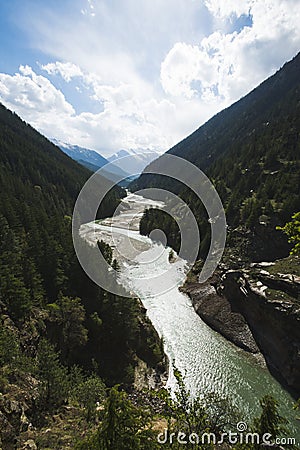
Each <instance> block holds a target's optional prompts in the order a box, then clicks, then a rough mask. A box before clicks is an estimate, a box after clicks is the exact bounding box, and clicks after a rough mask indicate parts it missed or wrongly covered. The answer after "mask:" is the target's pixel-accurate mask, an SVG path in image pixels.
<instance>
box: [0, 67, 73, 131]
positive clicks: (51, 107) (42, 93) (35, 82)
mask: <svg viewBox="0 0 300 450" xmlns="http://www.w3.org/2000/svg"><path fill="white" fill-rule="evenodd" d="M0 83H1V88H0V96H1V97H0V98H1V101H3V102H4V103H6V104H9V105H10V107H11V108H12V109H15V108H18V110H19V111H20V114H21V113H22V114H23V116H25V117H26V115H27V111H32V112H33V114H34V115H36V116H38V115H39V114H40V113H43V114H44V113H47V112H48V114H52V113H53V114H55V115H58V116H61V115H64V114H68V115H72V114H74V108H73V107H72V105H70V103H68V102H67V101H66V99H65V97H64V95H63V94H62V92H60V91H58V90H57V89H56V88H55V87H54V86H53V85H52V84H51V82H50V81H49V80H48V79H47V78H45V77H43V76H40V75H37V74H36V73H35V72H34V71H33V70H32V68H31V67H29V66H22V65H21V66H20V68H19V73H16V74H15V75H7V74H3V73H1V74H0ZM35 123H36V121H35Z"/></svg>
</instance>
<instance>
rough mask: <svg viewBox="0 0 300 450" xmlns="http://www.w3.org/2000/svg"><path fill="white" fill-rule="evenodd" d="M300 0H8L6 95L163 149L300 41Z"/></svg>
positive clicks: (69, 131) (38, 118)
mask: <svg viewBox="0 0 300 450" xmlns="http://www.w3.org/2000/svg"><path fill="white" fill-rule="evenodd" d="M299 10H300V8H299V0H239V1H236V0H226V1H224V0H61V1H60V2H57V1H54V0H48V1H47V2H45V1H42V0H10V1H9V2H8V1H7V2H1V3H0V42H1V45H0V101H1V102H2V103H4V104H5V105H6V106H7V107H8V108H10V109H12V110H14V111H16V112H17V113H18V114H19V115H20V116H21V117H22V118H23V119H25V120H26V121H27V122H29V123H31V124H32V125H33V126H34V127H35V128H37V129H38V130H39V131H41V132H42V133H43V134H45V135H46V136H48V137H50V138H52V137H53V138H56V139H58V140H61V141H64V142H69V143H72V144H77V145H81V146H85V147H88V148H92V149H95V150H98V151H99V152H101V153H102V154H103V155H104V156H109V155H110V154H112V153H113V152H115V151H116V150H118V149H120V148H134V149H155V150H158V151H165V150H167V149H168V148H170V147H171V146H172V145H174V144H175V143H177V142H178V141H179V140H181V139H182V138H184V137H185V136H187V135H188V134H189V133H191V132H192V131H194V130H195V129H196V128H198V127H199V126H200V125H201V124H202V123H204V122H205V121H206V120H208V119H209V118H210V117H211V116H212V115H214V114H215V113H216V112H218V111H220V110H221V109H223V108H224V107H226V106H228V105H230V104H231V103H233V102H234V101H236V100H238V99H239V98H241V97H242V96H243V95H245V94H246V93H247V92H249V91H250V90H251V89H253V88H254V87H255V86H256V85H257V84H259V83H260V82H261V81H263V80H264V79H265V78H267V77H268V76H269V75H271V74H272V73H274V71H276V70H277V69H278V68H280V67H281V66H282V65H283V64H284V62H286V61H288V60H289V59H291V58H292V57H293V56H295V55H296V54H297V53H298V51H299V49H300V30H299V23H300V12H299Z"/></svg>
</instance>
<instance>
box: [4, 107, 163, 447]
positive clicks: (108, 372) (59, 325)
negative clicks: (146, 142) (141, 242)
mask: <svg viewBox="0 0 300 450" xmlns="http://www.w3.org/2000/svg"><path fill="white" fill-rule="evenodd" d="M89 176H90V172H89V171H88V170H87V169H85V168H83V167H82V166H80V165H79V164H77V163H76V162H74V161H72V160H71V159H70V158H69V157H68V156H66V155H65V154H63V153H62V152H61V151H60V150H59V149H58V148H57V147H55V146H54V145H53V144H51V143H50V142H49V141H48V140H47V139H46V138H44V137H43V136H41V135H40V134H39V133H37V132H36V131H35V130H34V129H33V128H31V127H30V126H29V125H27V124H26V123H24V122H23V121H21V120H20V119H19V118H18V117H17V116H16V115H15V114H13V113H11V112H9V111H8V110H7V109H6V108H4V107H3V106H2V105H0V324H1V325H0V330H1V331H0V363H1V366H0V388H1V394H0V400H1V401H0V446H1V444H2V446H3V448H6V446H9V445H11V443H12V442H13V441H14V440H15V439H16V438H17V437H18V434H19V433H20V430H22V426H21V424H20V423H19V422H18V421H20V420H21V417H23V415H22V410H23V411H24V409H25V410H26V414H25V413H24V414H25V415H26V417H27V419H28V423H29V422H31V423H32V424H33V426H34V427H38V428H39V427H42V426H44V424H46V423H47V421H48V420H49V415H51V414H55V413H56V412H57V411H62V408H63V407H64V406H65V405H66V404H69V402H71V403H72V402H73V404H74V405H75V406H74V407H75V408H77V409H78V414H79V416H83V417H84V418H85V420H87V421H92V420H93V419H94V418H95V415H96V413H95V400H96V399H97V401H102V399H103V395H104V394H103V392H104V383H106V385H108V386H113V385H114V384H116V383H120V384H121V385H122V387H124V388H128V387H130V386H131V385H132V383H133V381H134V375H135V367H136V365H137V362H138V358H142V359H143V360H144V361H145V362H146V363H147V364H149V365H150V366H152V367H155V366H156V365H157V364H158V365H160V367H161V370H162V371H163V370H164V354H163V350H162V348H161V343H160V339H159V337H158V335H157V333H156V332H155V330H154V329H153V327H152V326H151V324H150V323H149V321H148V319H147V318H146V316H145V312H143V310H142V309H141V308H140V304H139V302H138V301H137V299H135V298H128V297H122V296H117V295H113V294H110V293H107V292H105V291H103V290H102V289H100V288H99V287H98V286H96V285H95V284H94V283H93V282H92V281H91V280H90V279H89V278H88V277H87V276H86V274H85V272H84V271H83V270H82V269H81V267H80V265H79V263H78V261H77V258H76V255H75V252H74V249H73V243H72V234H71V215H72V210H73V206H74V203H75V200H76V197H77V195H78V194H79V192H80V189H81V187H82V186H83V184H84V183H85V181H86V180H87V179H88V178H89ZM100 181H101V180H100ZM103 182H104V180H103ZM91 195H97V193H96V192H95V193H91ZM124 195H125V192H124V191H123V189H121V188H119V187H115V188H113V189H112V190H111V191H110V192H109V193H108V195H107V197H106V198H105V199H104V201H103V203H102V204H101V205H100V208H99V211H98V217H99V218H101V217H107V216H109V215H111V214H112V213H113V211H114V209H115V208H116V206H117V205H118V204H119V202H120V198H121V197H123V196H124ZM82 245H86V244H84V243H82ZM99 247H100V249H101V251H103V252H104V253H105V255H106V257H107V260H108V262H109V264H112V265H114V267H116V268H117V263H116V262H115V261H112V251H111V248H110V247H109V246H107V245H106V244H104V243H103V242H100V243H99ZM98 251H99V249H98V248H97V247H96V248H94V249H91V257H92V258H93V253H95V252H98ZM110 276H112V275H110V274H109V273H108V274H107V277H108V279H109V277H110ZM145 347H147V348H145ZM79 368H80V369H79ZM10 402H13V403H10ZM10 404H12V405H18V406H16V408H17V409H18V408H19V409H18V410H19V411H20V413H13V412H10V406H9V405H10ZM80 411H82V413H81V412H80ZM27 419H26V420H27ZM22 420H23V419H22ZM24 420H25V419H24ZM27 426H28V425H27ZM25 428H26V427H25ZM55 445H58V444H55ZM50 448H51V447H50Z"/></svg>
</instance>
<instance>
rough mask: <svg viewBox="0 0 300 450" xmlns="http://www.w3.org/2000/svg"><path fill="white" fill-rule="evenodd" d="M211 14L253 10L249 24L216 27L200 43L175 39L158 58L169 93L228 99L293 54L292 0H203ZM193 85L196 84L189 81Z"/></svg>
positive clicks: (298, 34) (295, 16) (295, 9)
mask: <svg viewBox="0 0 300 450" xmlns="http://www.w3.org/2000/svg"><path fill="white" fill-rule="evenodd" d="M206 5H207V7H208V8H209V9H210V11H211V12H213V14H214V15H215V16H216V17H223V18H224V17H229V16H231V15H232V14H234V15H236V16H240V15H242V14H245V13H246V14H248V12H249V11H250V12H251V15H252V26H245V27H244V28H243V29H242V30H241V31H240V32H238V31H233V32H231V33H227V34H226V33H224V32H221V31H216V32H214V33H211V34H210V35H209V36H207V37H205V38H204V39H202V41H201V43H200V45H199V46H197V45H194V46H191V45H187V44H185V43H182V42H181V43H176V44H175V45H174V46H173V48H172V49H171V50H170V51H169V53H168V54H167V56H166V58H165V59H164V61H163V62H162V64H161V82H162V86H163V88H164V91H165V92H166V93H168V94H172V95H179V96H185V97H186V98H189V99H190V98H192V97H197V96H198V97H200V98H201V100H202V101H204V102H209V101H214V100H218V101H219V102H221V103H222V102H223V105H224V106H225V105H227V104H229V103H232V102H233V101H235V100H237V99H239V98H240V97H241V96H243V95H245V94H246V93H247V92H248V91H250V90H251V89H253V88H254V87H255V86H256V85H257V84H259V83H260V82H261V81H262V80H263V79H265V78H267V77H268V76H269V75H271V73H273V71H274V70H275V69H276V68H278V67H280V66H281V65H282V63H283V62H285V61H286V60H287V59H289V58H291V57H292V56H294V55H295V54H296V52H297V51H298V49H299V43H300V29H299V27H298V24H299V21H300V10H299V5H297V2H293V1H288V0H286V1H280V0H265V1H264V2H261V1H257V0H244V1H240V2H235V1H228V2H224V1H222V0H207V1H206ZM194 86H196V88H195V87H194Z"/></svg>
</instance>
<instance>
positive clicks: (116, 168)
mask: <svg viewBox="0 0 300 450" xmlns="http://www.w3.org/2000/svg"><path fill="white" fill-rule="evenodd" d="M52 142H53V143H54V144H55V145H57V146H58V147H59V148H60V149H61V150H62V151H63V152H64V153H66V154H67V155H68V156H70V157H71V158H72V159H74V160H75V161H77V162H78V163H80V164H81V165H83V166H85V167H87V168H88V169H89V170H91V171H92V172H96V171H97V170H99V169H100V168H102V167H104V166H105V165H106V164H109V167H108V169H107V171H105V175H106V176H107V178H109V179H112V180H114V179H116V176H117V177H120V176H122V177H123V178H126V179H128V178H129V179H130V181H131V180H132V179H134V178H135V176H137V175H139V174H140V173H142V171H143V170H144V168H145V167H146V166H147V165H148V164H150V163H151V162H152V161H153V160H154V159H156V158H158V157H159V156H160V154H159V153H157V152H155V151H152V150H144V151H143V150H119V151H118V152H116V153H114V154H113V155H112V156H110V157H109V158H107V159H106V158H104V156H102V155H100V153H98V152H96V151H95V150H90V149H87V148H83V147H79V146H78V145H71V144H67V143H65V142H61V141H58V140H57V139H52Z"/></svg>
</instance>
